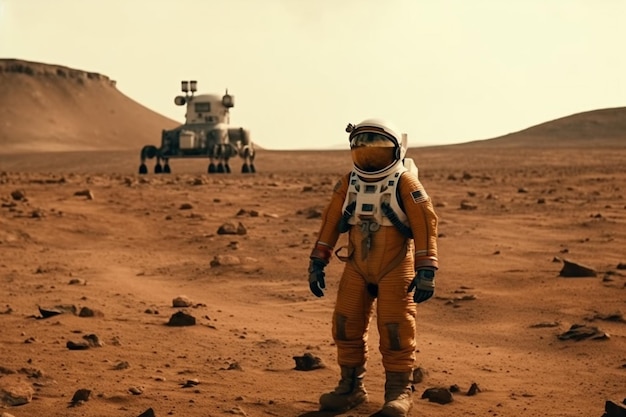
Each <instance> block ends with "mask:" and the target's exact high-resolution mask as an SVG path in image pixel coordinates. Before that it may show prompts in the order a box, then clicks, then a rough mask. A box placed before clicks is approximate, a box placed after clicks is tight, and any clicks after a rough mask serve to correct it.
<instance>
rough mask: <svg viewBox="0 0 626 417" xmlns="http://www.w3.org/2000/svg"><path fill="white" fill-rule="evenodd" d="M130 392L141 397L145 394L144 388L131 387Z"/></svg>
mask: <svg viewBox="0 0 626 417" xmlns="http://www.w3.org/2000/svg"><path fill="white" fill-rule="evenodd" d="M128 392H130V393H131V394H133V395H141V394H143V388H141V387H130V388H128Z"/></svg>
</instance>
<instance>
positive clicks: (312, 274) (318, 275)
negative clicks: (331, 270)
mask: <svg viewBox="0 0 626 417" xmlns="http://www.w3.org/2000/svg"><path fill="white" fill-rule="evenodd" d="M326 264H327V263H326V262H324V261H323V260H322V259H318V258H311V262H309V288H311V292H312V293H313V294H314V295H315V296H316V297H323V296H324V289H325V288H326V281H325V280H324V277H325V276H326V273H325V272H324V268H326Z"/></svg>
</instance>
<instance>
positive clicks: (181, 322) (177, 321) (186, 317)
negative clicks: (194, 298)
mask: <svg viewBox="0 0 626 417" xmlns="http://www.w3.org/2000/svg"><path fill="white" fill-rule="evenodd" d="M195 324H196V318H195V317H193V316H192V315H190V314H187V313H185V312H184V311H178V312H176V313H174V314H172V316H171V317H170V321H169V322H168V323H167V325H168V326H194V325H195Z"/></svg>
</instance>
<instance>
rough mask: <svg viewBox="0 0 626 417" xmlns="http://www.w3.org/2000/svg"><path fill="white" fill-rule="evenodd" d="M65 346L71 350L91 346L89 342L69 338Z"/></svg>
mask: <svg viewBox="0 0 626 417" xmlns="http://www.w3.org/2000/svg"><path fill="white" fill-rule="evenodd" d="M65 346H66V347H67V348H68V349H69V350H87V349H89V347H90V346H89V342H73V341H71V340H68V342H67V343H66V344H65Z"/></svg>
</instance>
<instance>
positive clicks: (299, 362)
mask: <svg viewBox="0 0 626 417" xmlns="http://www.w3.org/2000/svg"><path fill="white" fill-rule="evenodd" d="M293 360H294V361H296V367H295V370H296V371H312V370H314V369H321V368H325V367H326V365H324V363H323V362H322V360H321V359H320V358H319V357H317V356H313V355H312V354H311V353H309V352H306V353H305V354H304V355H302V356H294V357H293Z"/></svg>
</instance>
